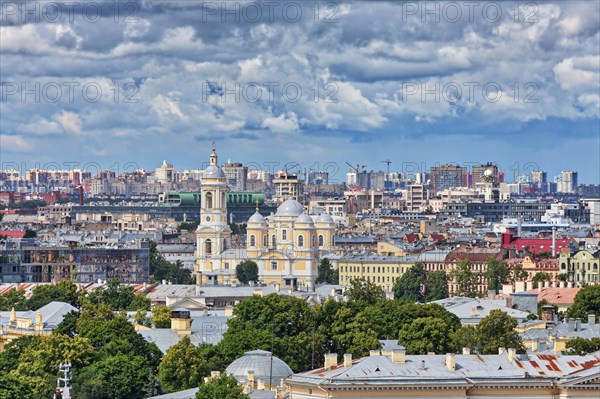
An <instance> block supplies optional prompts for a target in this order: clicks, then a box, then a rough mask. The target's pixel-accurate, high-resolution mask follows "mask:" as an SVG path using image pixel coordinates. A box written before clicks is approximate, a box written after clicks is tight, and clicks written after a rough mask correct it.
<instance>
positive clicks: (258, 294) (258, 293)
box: [252, 289, 263, 297]
mask: <svg viewBox="0 0 600 399" xmlns="http://www.w3.org/2000/svg"><path fill="white" fill-rule="evenodd" d="M252 295H256V296H260V297H262V296H263V290H261V289H255V290H254V292H253V293H252Z"/></svg>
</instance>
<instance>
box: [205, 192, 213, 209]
mask: <svg viewBox="0 0 600 399" xmlns="http://www.w3.org/2000/svg"><path fill="white" fill-rule="evenodd" d="M205 204H206V208H207V209H212V207H213V195H212V193H206V199H205Z"/></svg>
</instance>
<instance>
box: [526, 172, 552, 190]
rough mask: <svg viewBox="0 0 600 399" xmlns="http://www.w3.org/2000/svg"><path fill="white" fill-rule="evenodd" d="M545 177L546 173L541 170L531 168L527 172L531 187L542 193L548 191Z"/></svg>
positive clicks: (546, 176) (546, 177)
mask: <svg viewBox="0 0 600 399" xmlns="http://www.w3.org/2000/svg"><path fill="white" fill-rule="evenodd" d="M547 179H548V175H547V174H546V172H544V171H542V170H533V171H531V173H530V174H529V181H530V182H531V185H532V187H533V188H534V189H535V190H536V191H541V192H543V193H545V192H547V191H548V187H547V184H546V183H547Z"/></svg>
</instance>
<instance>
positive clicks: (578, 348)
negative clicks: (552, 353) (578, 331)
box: [563, 337, 600, 355]
mask: <svg viewBox="0 0 600 399" xmlns="http://www.w3.org/2000/svg"><path fill="white" fill-rule="evenodd" d="M596 351H600V338H589V339H585V338H579V337H577V338H575V339H572V340H570V341H568V342H567V345H566V350H565V351H563V353H564V354H565V355H581V354H583V353H593V352H596Z"/></svg>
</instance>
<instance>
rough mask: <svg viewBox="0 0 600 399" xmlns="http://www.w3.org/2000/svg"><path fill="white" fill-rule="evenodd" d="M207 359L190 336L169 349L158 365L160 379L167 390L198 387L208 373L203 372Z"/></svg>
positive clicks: (173, 390)
mask: <svg viewBox="0 0 600 399" xmlns="http://www.w3.org/2000/svg"><path fill="white" fill-rule="evenodd" d="M205 363H206V360H205V359H204V358H203V357H202V356H201V354H200V352H199V351H198V349H197V348H196V347H195V346H194V345H193V344H192V343H191V341H190V338H189V337H183V338H182V339H181V341H179V342H178V343H177V344H175V345H173V346H172V347H170V348H169V349H168V350H167V353H165V355H164V356H163V358H162V360H161V362H160V364H159V366H158V380H159V381H160V383H161V385H162V387H163V389H164V390H165V392H175V391H182V390H184V389H190V388H196V387H198V386H199V385H200V384H201V383H202V378H203V377H205V376H206V375H203V374H202V373H201V371H202V369H203V368H204V367H203V366H204V364H205Z"/></svg>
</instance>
